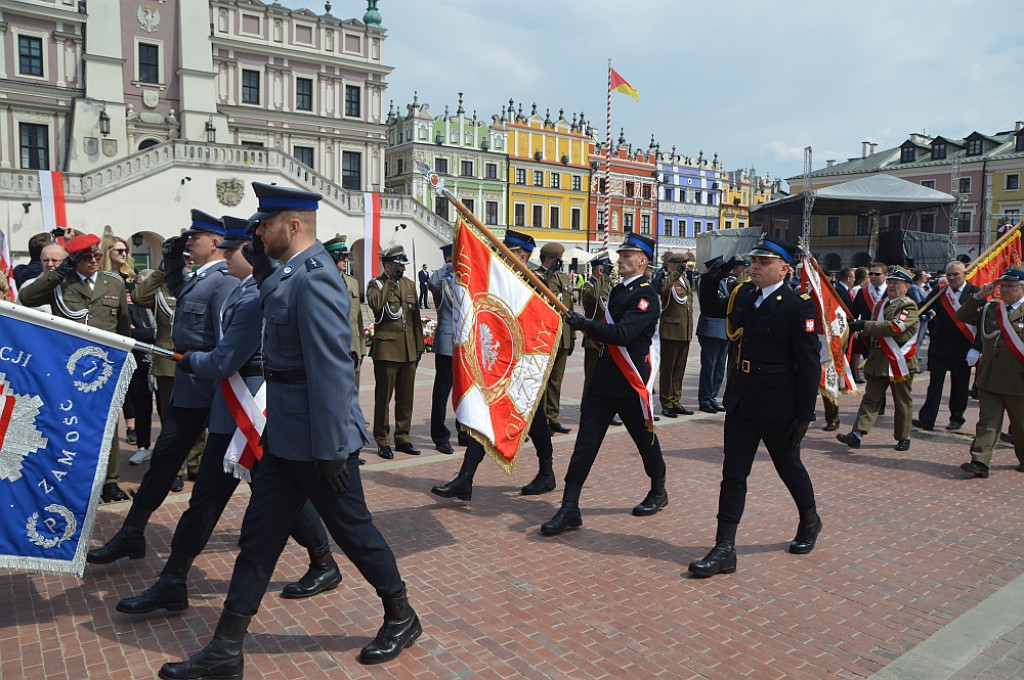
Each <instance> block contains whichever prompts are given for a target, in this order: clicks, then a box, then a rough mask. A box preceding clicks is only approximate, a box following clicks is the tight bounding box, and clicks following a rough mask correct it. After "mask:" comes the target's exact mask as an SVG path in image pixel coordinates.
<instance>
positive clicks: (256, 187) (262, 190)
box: [249, 182, 323, 221]
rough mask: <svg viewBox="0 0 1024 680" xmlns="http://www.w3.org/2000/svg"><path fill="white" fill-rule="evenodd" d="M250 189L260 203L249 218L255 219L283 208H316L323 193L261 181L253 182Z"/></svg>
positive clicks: (270, 214)
mask: <svg viewBox="0 0 1024 680" xmlns="http://www.w3.org/2000/svg"><path fill="white" fill-rule="evenodd" d="M252 190H253V191H255V192H256V198H258V199H259V202H260V203H259V208H257V212H256V214H254V215H253V216H252V217H250V218H249V219H251V220H256V221H259V220H265V219H267V218H268V217H272V216H274V215H276V214H277V213H279V212H281V211H283V210H303V211H304V210H316V209H317V208H319V207H320V199H322V198H323V195H321V194H318V193H316V192H313V191H303V190H302V189H292V188H291V187H283V186H278V185H277V184H264V183H263V182H253V183H252Z"/></svg>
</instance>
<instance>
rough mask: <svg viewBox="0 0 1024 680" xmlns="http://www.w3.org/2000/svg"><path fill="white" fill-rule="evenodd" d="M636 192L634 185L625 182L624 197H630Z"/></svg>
mask: <svg viewBox="0 0 1024 680" xmlns="http://www.w3.org/2000/svg"><path fill="white" fill-rule="evenodd" d="M635 194H636V185H635V184H633V183H632V182H626V197H627V198H630V197H632V196H634V195H635Z"/></svg>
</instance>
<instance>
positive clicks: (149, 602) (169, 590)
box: [116, 552, 192, 614]
mask: <svg viewBox="0 0 1024 680" xmlns="http://www.w3.org/2000/svg"><path fill="white" fill-rule="evenodd" d="M191 566H192V558H191V557H185V556H184V555H179V554H178V553H173V552H172V553H171V555H170V557H168V558H167V564H165V565H164V570H163V571H162V572H161V573H160V578H159V579H158V580H157V582H156V583H155V584H153V586H152V587H150V588H148V589H146V590H145V591H143V593H142V594H141V595H137V596H135V597H127V598H125V599H123V600H121V601H120V602H118V603H117V607H116V609H117V611H119V612H122V613H124V614H148V613H150V612H152V611H156V610H157V609H164V610H166V611H169V612H180V611H182V610H183V609H188V586H187V585H186V583H187V582H188V570H189V568H190V567H191Z"/></svg>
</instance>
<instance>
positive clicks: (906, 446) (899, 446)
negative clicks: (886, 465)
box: [892, 439, 910, 451]
mask: <svg viewBox="0 0 1024 680" xmlns="http://www.w3.org/2000/svg"><path fill="white" fill-rule="evenodd" d="M892 448H894V449H896V450H897V451H909V450H910V440H909V439H901V440H899V441H898V442H896V446H894V447H892Z"/></svg>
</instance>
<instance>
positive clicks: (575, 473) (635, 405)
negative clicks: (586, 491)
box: [565, 388, 665, 486]
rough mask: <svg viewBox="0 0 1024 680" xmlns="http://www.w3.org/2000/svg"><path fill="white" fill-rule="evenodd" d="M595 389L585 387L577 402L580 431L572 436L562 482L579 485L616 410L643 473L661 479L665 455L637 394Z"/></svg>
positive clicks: (592, 463) (588, 473) (581, 483)
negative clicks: (573, 440)
mask: <svg viewBox="0 0 1024 680" xmlns="http://www.w3.org/2000/svg"><path fill="white" fill-rule="evenodd" d="M595 392H596V390H593V389H589V388H588V389H587V390H585V391H584V393H583V401H582V403H581V404H580V431H579V434H578V435H577V436H576V445H575V446H574V447H573V449H572V458H570V459H569V469H568V470H567V471H566V473H565V483H566V484H575V485H578V486H583V484H584V482H586V481H587V476H588V475H590V469H591V468H592V467H593V466H594V460H596V459H597V452H598V450H599V449H600V448H601V443H602V442H603V441H604V435H605V433H606V432H608V426H609V425H610V424H611V422H612V418H613V417H614V416H615V415H616V414H618V416H619V418H620V419H621V420H622V424H623V425H625V426H626V431H628V432H629V436H630V437H632V438H633V443H634V444H636V447H637V449H638V450H639V451H640V458H641V459H642V460H643V462H644V472H646V473H647V476H648V477H650V478H651V479H665V459H664V458H662V456H661V443H660V442H659V441H658V435H657V434H656V433H654V432H649V431H648V430H647V425H646V424H645V422H644V415H643V412H642V411H641V410H640V397H638V396H637V395H635V394H632V395H626V396H623V397H611V396H607V395H599V394H596V393H595Z"/></svg>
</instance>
